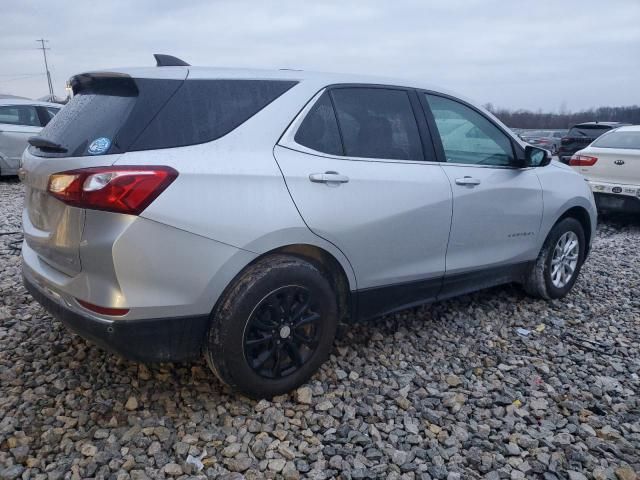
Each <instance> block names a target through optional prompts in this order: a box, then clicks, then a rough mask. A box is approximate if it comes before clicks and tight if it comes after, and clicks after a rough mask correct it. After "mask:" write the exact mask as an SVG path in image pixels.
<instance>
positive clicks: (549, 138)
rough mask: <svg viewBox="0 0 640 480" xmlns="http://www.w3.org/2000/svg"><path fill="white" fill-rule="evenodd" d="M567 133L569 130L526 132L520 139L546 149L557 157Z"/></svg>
mask: <svg viewBox="0 0 640 480" xmlns="http://www.w3.org/2000/svg"><path fill="white" fill-rule="evenodd" d="M566 133H567V130H526V131H524V132H522V133H521V134H520V138H522V140H524V141H525V142H527V143H528V144H530V145H534V146H536V147H540V148H545V149H547V150H549V151H550V152H551V153H552V154H553V155H556V154H557V153H558V148H559V147H560V140H561V139H562V137H563V136H565V135H566Z"/></svg>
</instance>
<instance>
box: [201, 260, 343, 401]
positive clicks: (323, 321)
mask: <svg viewBox="0 0 640 480" xmlns="http://www.w3.org/2000/svg"><path fill="white" fill-rule="evenodd" d="M337 324H338V307H337V299H336V295H335V293H334V292H333V290H332V288H331V285H330V283H329V281H328V280H327V279H326V278H325V277H324V276H323V275H322V273H321V272H320V271H319V270H318V269H317V268H316V267H315V266H314V265H312V264H311V263H309V262H307V261H305V260H302V259H300V258H298V257H294V256H289V255H273V256H270V257H266V258H264V259H262V260H260V261H258V262H257V263H255V264H254V265H251V266H250V267H249V268H247V270H246V271H245V272H244V273H243V274H242V275H241V276H240V277H239V278H238V279H236V280H235V281H234V283H233V284H232V285H231V286H230V287H229V288H228V289H227V291H226V292H225V293H224V294H223V296H222V298H221V299H220V301H219V302H218V306H217V307H216V309H215V311H214V313H213V318H212V322H211V326H210V329H209V333H208V336H207V339H206V342H205V357H206V359H207V362H208V363H209V366H210V367H211V369H212V370H213V371H214V373H216V375H217V376H218V377H219V378H220V379H221V380H222V381H223V382H224V383H226V384H227V385H229V386H230V387H231V388H233V389H236V390H239V391H241V392H242V393H245V394H246V395H248V396H250V397H253V398H270V397H272V396H274V395H279V394H282V393H286V392H288V391H290V390H292V389H294V388H296V387H298V386H299V385H301V384H302V383H304V382H305V381H306V380H308V379H309V377H310V376H311V375H313V373H314V372H315V371H316V370H317V369H318V368H319V367H320V365H321V364H322V363H323V362H324V361H325V360H326V359H327V358H328V356H329V353H330V351H331V348H332V345H333V340H334V337H335V334H336V328H337Z"/></svg>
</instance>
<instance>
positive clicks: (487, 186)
mask: <svg viewBox="0 0 640 480" xmlns="http://www.w3.org/2000/svg"><path fill="white" fill-rule="evenodd" d="M425 100H426V104H425V105H428V107H429V109H430V111H431V113H432V115H433V117H432V118H433V120H434V123H435V126H436V128H435V129H436V130H437V133H438V135H437V137H438V139H439V140H440V143H441V145H439V147H440V148H441V149H442V150H441V152H442V154H443V160H444V161H443V164H442V168H443V169H444V171H445V173H446V175H447V177H448V178H449V181H450V183H451V188H452V190H453V219H452V226H451V236H450V239H449V247H448V249H447V259H446V275H445V282H444V283H445V285H444V289H443V292H442V296H449V295H452V294H458V293H464V292H465V291H470V290H475V289H478V288H481V287H482V286H483V285H492V284H497V283H501V282H502V281H505V280H506V281H509V280H511V278H512V277H513V276H514V274H517V273H518V269H520V268H526V262H528V261H530V260H533V259H535V258H536V256H537V254H538V252H537V250H536V248H537V245H539V240H538V235H539V234H540V222H541V219H542V210H543V205H542V189H541V186H540V182H539V180H538V177H537V175H536V172H535V169H533V168H519V167H518V165H517V161H516V155H515V152H514V145H513V143H512V140H511V139H510V138H509V136H508V135H507V134H506V133H505V132H503V131H502V130H501V129H500V128H499V127H498V126H497V125H496V124H494V123H493V122H492V121H491V120H490V119H489V118H488V117H486V116H484V115H483V114H482V113H481V112H479V111H477V110H475V109H473V108H471V107H470V106H467V105H465V104H463V103H462V102H458V101H456V100H455V99H452V98H450V97H447V96H440V95H435V94H433V95H432V94H425ZM427 113H428V112H427ZM436 143H438V142H436Z"/></svg>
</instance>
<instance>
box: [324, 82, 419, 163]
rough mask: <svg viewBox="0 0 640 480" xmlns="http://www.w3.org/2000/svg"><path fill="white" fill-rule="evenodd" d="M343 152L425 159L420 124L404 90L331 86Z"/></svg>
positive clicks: (395, 158) (355, 154)
mask: <svg viewBox="0 0 640 480" xmlns="http://www.w3.org/2000/svg"><path fill="white" fill-rule="evenodd" d="M331 96H332V97H333V102H334V105H335V108H336V115H337V117H338V124H339V126H340V132H341V133H342V142H343V145H344V154H345V155H347V156H350V157H364V158H385V159H387V158H388V159H394V160H424V156H423V154H422V144H421V141H420V134H419V133H418V125H417V123H416V118H415V116H414V114H413V109H412V108H411V102H410V100H409V95H408V93H407V92H406V91H404V90H392V89H385V88H366V87H353V88H352V87H348V88H336V89H333V90H331Z"/></svg>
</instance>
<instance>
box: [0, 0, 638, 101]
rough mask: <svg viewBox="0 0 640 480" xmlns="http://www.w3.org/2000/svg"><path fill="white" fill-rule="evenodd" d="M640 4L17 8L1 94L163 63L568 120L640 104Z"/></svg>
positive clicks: (620, 0)
mask: <svg viewBox="0 0 640 480" xmlns="http://www.w3.org/2000/svg"><path fill="white" fill-rule="evenodd" d="M639 25H640V0H609V1H603V0H563V1H558V0H551V1H548V0H535V1H534V0H529V1H526V0H522V1H513V0H393V1H386V2H382V1H367V0H362V1H358V0H355V1H350V0H339V1H322V0H313V1H304V0H292V1H281V2H269V1H258V0H255V1H245V0H236V1H210V0H194V1H188V0H158V1H152V0H137V1H132V0H113V1H112V0H109V1H102V2H93V1H80V2H79V1H77V0H75V1H73V2H71V1H51V0H47V1H29V0H20V1H13V2H8V3H6V4H5V6H4V7H3V9H2V28H1V29H0V93H11V94H16V95H23V96H27V97H39V96H42V95H44V94H46V93H47V84H46V77H45V76H44V74H43V61H42V53H41V52H40V51H38V50H37V49H36V47H37V44H36V42H35V40H36V39H37V38H41V37H44V38H46V39H49V41H50V43H49V46H50V47H51V50H50V51H49V52H48V53H49V59H50V68H51V72H52V75H53V82H54V88H55V91H56V93H57V94H58V95H61V94H63V93H64V85H65V81H66V80H67V79H68V78H69V77H70V76H71V75H73V74H75V73H79V72H82V71H87V70H96V69H101V68H106V67H118V66H143V65H149V66H151V65H154V64H155V63H154V60H153V57H152V54H153V53H168V54H172V55H176V56H178V57H181V58H183V59H184V60H186V61H187V62H189V63H191V64H193V65H215V66H231V67H233V66H243V67H260V68H263V67H264V68H283V67H286V68H302V69H306V70H328V71H343V72H358V73H370V74H378V75H388V76H395V77H406V78H419V79H421V80H423V81H424V82H426V83H429V84H434V85H439V86H442V87H443V88H446V89H448V90H453V91H457V92H459V93H460V94H463V95H465V96H467V97H470V98H473V99H475V100H476V101H477V102H479V103H482V104H485V103H488V102H491V103H492V104H494V105H496V106H502V107H508V108H527V109H534V110H537V109H539V108H540V109H542V110H544V111H558V110H559V109H560V108H561V107H562V106H563V105H564V106H565V107H566V108H567V109H569V110H577V109H582V108H589V107H596V106H602V105H612V106H620V105H631V104H639V103H640V94H639V91H638V83H639V82H638V80H639V79H640V27H639Z"/></svg>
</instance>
